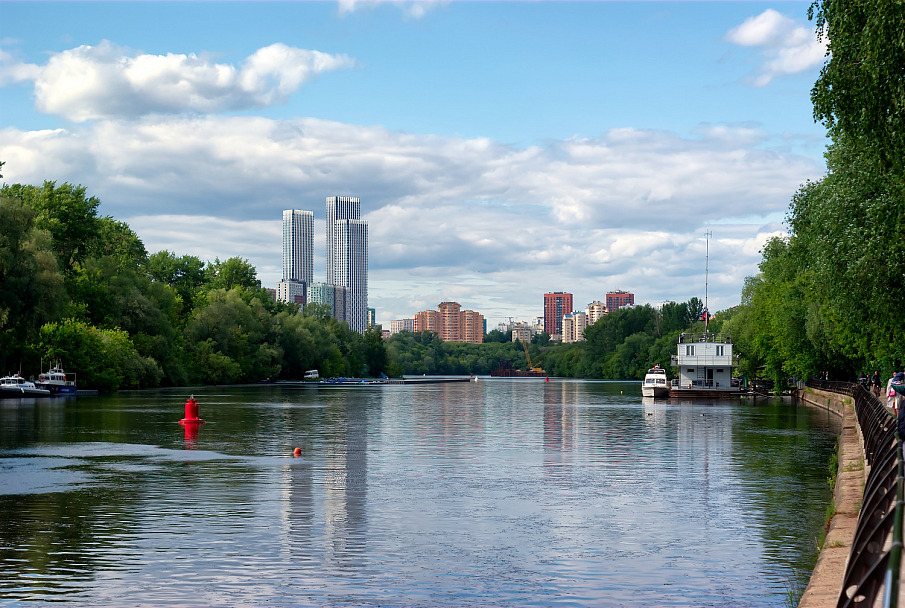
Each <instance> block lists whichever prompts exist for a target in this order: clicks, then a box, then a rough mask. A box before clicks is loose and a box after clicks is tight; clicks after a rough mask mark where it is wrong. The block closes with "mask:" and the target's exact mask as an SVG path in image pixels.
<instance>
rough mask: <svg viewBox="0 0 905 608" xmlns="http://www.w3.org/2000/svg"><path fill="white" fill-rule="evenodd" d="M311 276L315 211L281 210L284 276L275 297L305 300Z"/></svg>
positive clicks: (286, 299) (312, 271)
mask: <svg viewBox="0 0 905 608" xmlns="http://www.w3.org/2000/svg"><path fill="white" fill-rule="evenodd" d="M313 280H314V212H313V211H300V210H298V209H286V210H285V211H283V280H282V281H280V284H279V285H278V286H277V294H278V296H277V297H278V299H280V300H282V301H284V302H298V299H297V296H301V299H302V302H301V303H304V301H305V289H306V287H307V286H308V285H311V283H312V282H313Z"/></svg>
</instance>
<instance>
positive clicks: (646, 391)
mask: <svg viewBox="0 0 905 608" xmlns="http://www.w3.org/2000/svg"><path fill="white" fill-rule="evenodd" d="M641 395H642V396H644V397H668V396H669V379H668V378H667V377H666V370H665V369H663V368H662V367H660V366H659V365H655V366H654V367H652V368H650V369H649V370H647V373H646V374H645V375H644V382H643V383H642V384H641Z"/></svg>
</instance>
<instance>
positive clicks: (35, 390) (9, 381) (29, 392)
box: [0, 374, 50, 397]
mask: <svg viewBox="0 0 905 608" xmlns="http://www.w3.org/2000/svg"><path fill="white" fill-rule="evenodd" d="M0 396H2V397H50V390H48V389H46V388H41V387H38V386H35V383H34V382H30V381H28V380H26V379H25V378H23V377H22V376H20V375H19V374H13V375H12V376H3V377H2V378H0Z"/></svg>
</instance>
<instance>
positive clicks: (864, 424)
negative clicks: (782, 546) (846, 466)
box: [808, 381, 905, 608]
mask: <svg viewBox="0 0 905 608" xmlns="http://www.w3.org/2000/svg"><path fill="white" fill-rule="evenodd" d="M808 386H810V387H812V388H816V389H821V390H825V391H831V392H835V393H842V394H845V395H849V396H851V397H852V399H853V401H854V406H855V415H856V417H857V418H858V425H859V426H860V427H861V434H862V437H863V439H864V458H865V460H866V463H867V464H869V465H870V475H869V476H868V478H867V483H866V484H865V486H864V497H863V500H862V503H861V513H860V514H859V515H858V525H857V527H856V528H855V536H854V539H853V540H852V548H851V552H850V553H849V557H848V562H847V564H846V568H845V576H844V578H843V581H842V591H841V592H840V594H839V601H838V602H837V604H836V605H837V606H838V608H849V607H863V606H878V605H879V606H882V607H884V608H892V607H894V606H897V605H898V597H899V566H900V563H901V559H902V517H903V503H905V482H903V479H905V468H903V458H902V443H901V442H900V441H899V438H898V437H897V435H896V419H895V418H894V417H893V415H892V414H891V413H890V412H889V411H888V410H887V409H886V407H885V406H884V405H883V404H882V403H881V402H880V400H879V399H878V398H877V397H876V396H875V395H874V394H872V393H870V392H869V391H867V390H865V389H864V387H862V386H861V385H860V384H854V383H850V382H829V381H812V382H809V383H808Z"/></svg>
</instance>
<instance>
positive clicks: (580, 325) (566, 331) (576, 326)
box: [562, 310, 588, 342]
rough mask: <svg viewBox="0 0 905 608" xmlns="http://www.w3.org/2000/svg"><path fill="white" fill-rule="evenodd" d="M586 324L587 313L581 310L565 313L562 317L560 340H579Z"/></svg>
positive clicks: (581, 338)
mask: <svg viewBox="0 0 905 608" xmlns="http://www.w3.org/2000/svg"><path fill="white" fill-rule="evenodd" d="M587 326H588V315H586V314H585V313H583V312H581V311H578V310H576V311H573V312H570V313H566V314H564V315H563V317H562V341H563V342H581V341H582V340H584V330H585V328H586V327H587Z"/></svg>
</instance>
